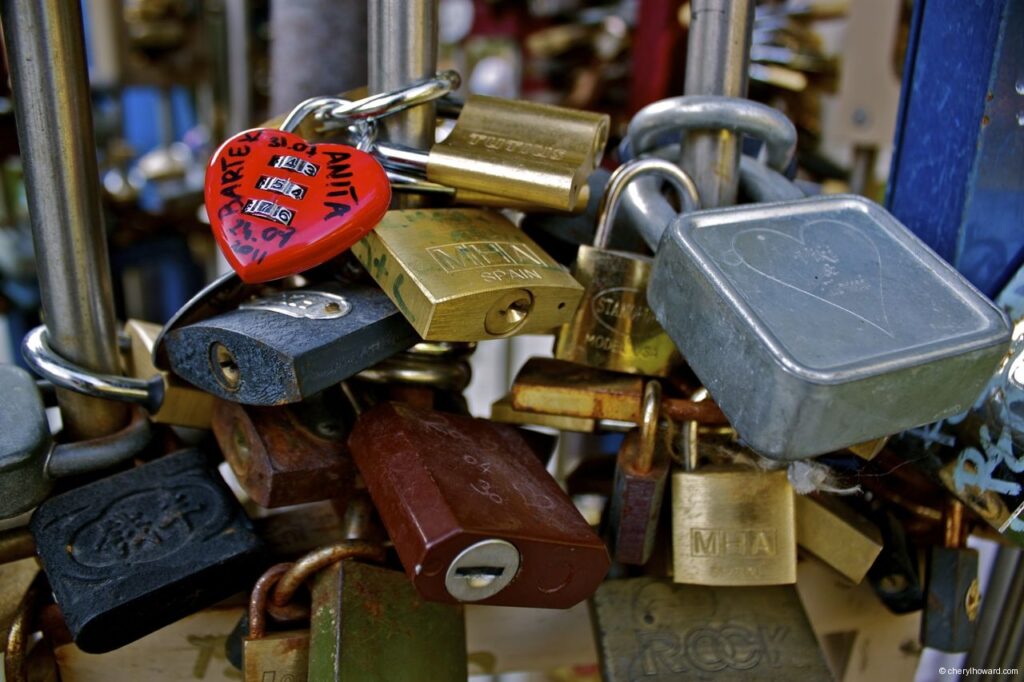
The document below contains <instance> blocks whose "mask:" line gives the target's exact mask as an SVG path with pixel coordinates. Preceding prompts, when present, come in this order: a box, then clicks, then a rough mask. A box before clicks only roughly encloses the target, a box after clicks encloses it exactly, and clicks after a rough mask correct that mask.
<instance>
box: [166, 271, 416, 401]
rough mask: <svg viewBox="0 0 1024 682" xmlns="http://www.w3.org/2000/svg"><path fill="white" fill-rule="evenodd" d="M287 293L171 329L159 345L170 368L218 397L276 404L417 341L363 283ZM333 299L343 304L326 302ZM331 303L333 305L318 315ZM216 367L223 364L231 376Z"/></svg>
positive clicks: (381, 296) (299, 397) (384, 299)
mask: <svg viewBox="0 0 1024 682" xmlns="http://www.w3.org/2000/svg"><path fill="white" fill-rule="evenodd" d="M320 293H323V294H327V295H328V296H325V297H320V296H319V294H320ZM288 296H289V298H282V297H267V298H266V299H263V300H262V302H261V301H260V300H257V301H254V302H250V303H247V304H244V305H243V306H240V307H239V308H237V309H235V310H231V311H229V312H226V313H223V314H221V315H216V316H214V317H211V318H208V319H206V320H202V321H200V322H196V323H194V324H190V325H185V326H183V327H180V328H177V329H174V330H173V331H171V332H170V333H169V334H168V335H167V341H166V348H167V353H168V356H169V360H170V366H171V369H173V370H174V372H175V374H177V375H178V376H180V377H181V378H183V379H185V380H186V381H188V382H190V383H192V384H194V385H195V386H198V387H199V388H201V389H203V390H204V391H208V392H210V393H212V394H213V395H215V396H217V397H218V398H222V399H224V400H231V401H233V402H239V403H244V404H247V405H283V404H286V403H294V402H298V401H300V400H302V399H303V398H305V397H308V396H311V395H313V394H315V393H318V392H320V391H322V390H323V389H325V388H327V387H328V386H331V385H333V384H336V383H338V382H339V381H342V380H344V379H347V378H348V377H350V376H352V375H353V374H355V373H357V372H359V371H361V370H363V369H366V368H367V367H369V366H370V365H373V364H375V363H377V362H380V361H381V360H384V359H385V358H388V357H390V356H391V355H393V354H395V353H397V352H399V351H403V350H405V349H407V348H409V347H410V346H412V345H413V344H414V343H416V342H417V341H418V340H419V337H418V336H417V335H416V332H415V331H414V330H413V328H412V327H410V326H409V324H408V323H407V322H406V321H405V318H404V317H403V316H402V314H401V313H400V312H398V310H397V309H396V308H395V306H394V304H392V303H391V301H390V300H388V298H387V296H385V295H384V294H383V293H382V292H381V291H380V289H378V288H377V287H375V286H373V285H371V284H347V285H340V284H335V283H331V284H319V285H316V286H314V287H311V288H309V289H306V290H296V291H294V292H289V293H288ZM304 296H305V297H306V298H305V299H304V298H303V297H304ZM338 296H340V297H341V298H343V299H344V301H345V302H346V304H347V307H346V305H341V304H339V303H337V301H336V299H335V298H333V297H338ZM321 299H322V300H323V301H325V303H323V304H322V305H321V304H318V305H317V306H316V307H310V308H303V307H302V305H303V301H304V300H309V301H314V302H316V301H320V300H321ZM279 301H284V302H285V304H284V305H281V304H279ZM293 301H295V302H297V303H293ZM331 305H336V306H337V308H336V309H335V308H332V309H331V312H328V313H326V314H325V313H324V312H323V310H324V308H326V307H328V306H331ZM224 363H227V364H230V366H231V374H228V373H226V372H225V369H224V367H223V364H224Z"/></svg>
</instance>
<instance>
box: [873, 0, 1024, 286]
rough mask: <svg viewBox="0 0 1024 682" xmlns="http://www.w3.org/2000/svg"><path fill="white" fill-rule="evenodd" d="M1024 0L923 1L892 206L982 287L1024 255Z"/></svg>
mask: <svg viewBox="0 0 1024 682" xmlns="http://www.w3.org/2000/svg"><path fill="white" fill-rule="evenodd" d="M1022 6H1024V0H963V1H960V2H948V1H947V0H918V2H915V4H914V20H913V23H912V26H911V35H910V40H909V45H908V51H907V63H906V68H905V71H904V77H903V83H904V89H903V94H902V99H901V102H900V114H899V117H898V120H897V133H896V141H895V147H894V154H893V163H892V168H891V172H890V186H889V196H888V202H887V203H888V206H889V209H890V211H892V213H893V214H894V215H896V217H898V218H899V219H900V220H901V221H902V222H903V223H904V224H905V225H907V226H908V227H909V228H910V229H911V230H913V231H914V232H915V233H916V234H917V235H918V236H919V237H921V238H922V239H923V240H924V241H925V242H926V243H928V245H929V246H931V247H932V248H933V249H935V250H936V251H937V252H938V253H939V254H940V255H942V256H943V257H944V258H946V259H947V260H949V261H950V262H952V263H953V264H954V265H955V266H956V267H957V268H958V269H959V270H960V271H961V272H963V273H964V275H966V276H967V278H968V279H970V280H971V281H972V282H974V284H975V285H977V286H978V287H979V288H980V289H981V290H982V291H984V292H985V293H987V294H989V295H990V296H991V295H994V294H996V293H997V292H998V291H999V290H1000V289H1001V288H1002V285H1003V284H1005V282H1006V280H1007V279H1008V278H1009V277H1010V276H1011V275H1012V274H1013V273H1014V272H1015V271H1016V269H1017V268H1018V267H1019V266H1020V264H1021V261H1022V260H1024V229H1022V227H1024V224H1022V222H1024V204H1022V202H1024V165H1022V164H1024V134H1022V133H1024V128H1020V127H1019V126H1018V125H1017V112H1020V111H1024V97H1022V96H1021V95H1020V94H1018V93H1017V92H1016V89H1017V88H1016V81H1017V80H1018V79H1020V78H1024V73H1022V71H1024V41H1022V39H1021V36H1022V35H1024V32H1022V29H1021V27H1020V21H1021V16H1022V13H1024V10H1022Z"/></svg>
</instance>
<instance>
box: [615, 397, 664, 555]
mask: <svg viewBox="0 0 1024 682" xmlns="http://www.w3.org/2000/svg"><path fill="white" fill-rule="evenodd" d="M660 412H661V384H659V383H658V382H657V381H648V382H647V385H646V386H645V387H644V402H643V420H642V421H641V423H640V428H639V429H638V430H634V431H630V432H629V433H628V434H626V438H625V440H624V441H623V443H622V446H621V447H620V448H619V454H618V460H617V462H616V465H615V483H614V486H613V487H612V499H611V508H610V510H609V514H608V519H609V526H610V531H611V541H612V542H611V545H612V551H613V553H614V556H615V560H616V561H619V562H621V563H624V564H639V565H643V564H646V563H647V560H648V559H650V558H651V552H652V551H653V550H654V537H655V531H656V530H657V527H658V516H659V515H660V513H661V500H662V497H663V496H664V492H665V479H667V478H668V470H669V466H670V464H671V461H670V458H669V455H668V443H667V440H666V437H665V434H664V433H662V432H659V424H658V417H659V414H660Z"/></svg>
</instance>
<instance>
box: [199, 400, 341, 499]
mask: <svg viewBox="0 0 1024 682" xmlns="http://www.w3.org/2000/svg"><path fill="white" fill-rule="evenodd" d="M296 409H301V408H299V407H294V406H284V407H253V406H250V405H241V404H238V403H232V402H228V401H225V400H218V401H217V403H216V404H215V406H214V410H213V432H214V435H215V436H216V437H217V443H218V444H219V445H220V448H221V451H222V452H223V453H224V459H225V460H227V462H228V464H229V465H230V466H231V469H232V471H234V472H235V475H236V476H237V477H238V480H239V482H240V483H241V484H242V487H243V488H245V491H246V492H247V493H248V494H249V496H250V497H251V498H252V499H253V500H254V501H255V502H256V503H257V504H259V505H261V506H263V507H284V506H289V505H293V504H301V503H304V502H315V501H318V500H326V499H332V498H337V497H341V496H345V495H347V494H348V493H349V492H350V491H351V487H352V484H353V482H354V471H355V469H354V467H353V465H352V459H351V456H350V455H349V453H348V447H347V446H346V445H345V440H344V433H343V431H342V428H341V426H340V421H339V420H330V419H328V420H327V421H324V422H322V427H321V428H319V430H317V428H318V427H317V426H315V425H314V426H311V425H309V424H305V423H303V422H302V421H301V420H300V419H299V418H298V417H297V415H296V412H295V410H296Z"/></svg>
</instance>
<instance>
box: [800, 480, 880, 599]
mask: <svg viewBox="0 0 1024 682" xmlns="http://www.w3.org/2000/svg"><path fill="white" fill-rule="evenodd" d="M793 501H794V510H795V512H796V538H797V542H798V543H799V545H800V548H801V549H804V550H806V551H808V552H810V553H811V554H813V555H814V556H816V557H818V558H819V559H821V560H822V561H824V562H825V563H826V564H828V565H829V566H831V567H832V568H834V569H835V570H836V571H838V572H839V573H841V574H842V575H843V576H844V577H846V578H847V579H848V580H850V582H853V583H859V582H860V581H861V580H863V579H864V576H866V575H867V573H868V570H869V569H870V568H871V566H872V564H874V563H875V559H877V558H878V555H879V554H880V553H881V551H882V534H881V532H880V531H879V530H878V528H877V527H876V526H874V525H872V524H871V522H870V521H868V520H867V519H864V518H862V517H860V516H857V515H856V514H855V513H854V512H853V511H852V510H851V509H848V508H846V507H843V506H842V505H841V504H840V503H839V502H837V501H833V500H828V499H817V498H814V497H811V496H809V495H794V496H793Z"/></svg>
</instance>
